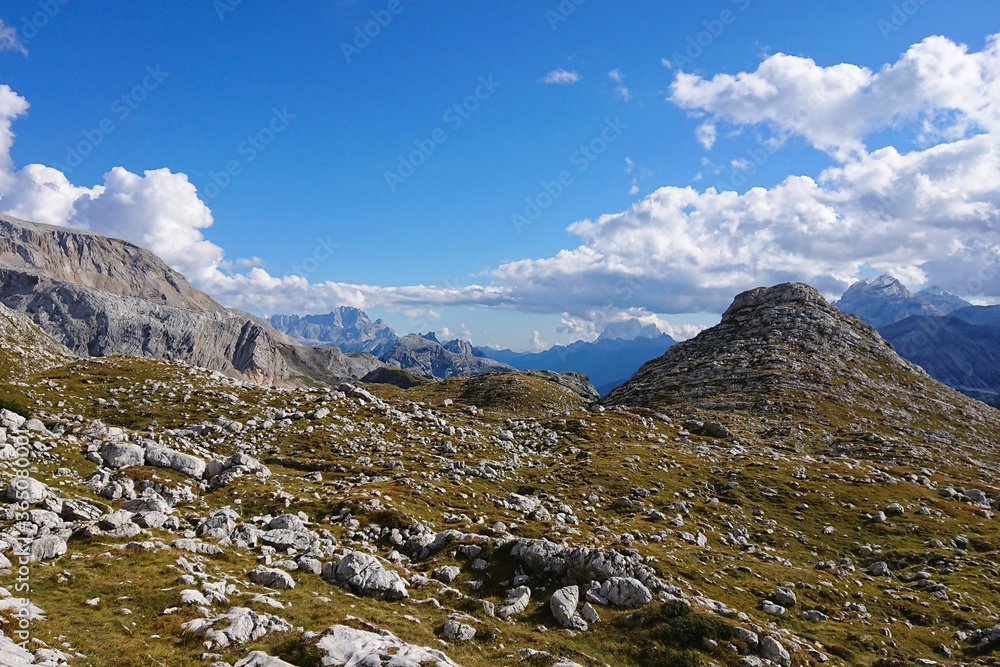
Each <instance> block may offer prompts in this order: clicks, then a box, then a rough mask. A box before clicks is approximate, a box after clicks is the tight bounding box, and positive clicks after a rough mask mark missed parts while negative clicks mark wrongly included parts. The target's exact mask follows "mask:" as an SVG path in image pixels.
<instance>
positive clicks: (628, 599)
mask: <svg viewBox="0 0 1000 667" xmlns="http://www.w3.org/2000/svg"><path fill="white" fill-rule="evenodd" d="M600 594H601V597H603V598H604V599H606V600H607V601H608V602H609V603H611V604H613V605H615V606H616V607H624V608H625V609H638V608H639V607H643V606H645V605H647V604H649V603H650V602H652V600H653V594H652V593H651V592H650V590H649V588H647V587H646V585H645V584H643V583H642V582H641V581H639V580H638V579H634V578H632V577H610V578H609V579H608V580H607V581H605V582H604V583H603V584H601V593H600Z"/></svg>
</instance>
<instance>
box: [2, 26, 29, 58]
mask: <svg viewBox="0 0 1000 667" xmlns="http://www.w3.org/2000/svg"><path fill="white" fill-rule="evenodd" d="M2 51H14V52H15V53H20V54H21V55H22V56H27V55H28V49H26V48H25V47H24V44H22V43H21V39H20V37H18V34H17V28H15V27H14V26H11V25H7V23H6V22H5V21H4V20H3V19H0V52H2Z"/></svg>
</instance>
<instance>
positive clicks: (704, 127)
mask: <svg viewBox="0 0 1000 667" xmlns="http://www.w3.org/2000/svg"><path fill="white" fill-rule="evenodd" d="M694 137H695V139H697V140H698V143H699V144H701V145H702V146H704V147H705V150H706V151H707V150H711V148H712V146H714V145H715V123H712V122H710V121H705V122H704V123H702V124H701V125H699V126H698V127H697V128H695V131H694Z"/></svg>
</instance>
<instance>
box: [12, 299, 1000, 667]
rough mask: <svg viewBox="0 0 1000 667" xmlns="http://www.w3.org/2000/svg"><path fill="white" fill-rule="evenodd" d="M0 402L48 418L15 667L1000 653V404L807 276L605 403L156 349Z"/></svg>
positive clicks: (42, 381)
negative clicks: (849, 311)
mask: <svg viewBox="0 0 1000 667" xmlns="http://www.w3.org/2000/svg"><path fill="white" fill-rule="evenodd" d="M37 335H38V334H37V332H36V336H37ZM0 336H2V330H0ZM0 340H2V338H0ZM16 342H17V341H7V343H8V344H16ZM826 367H830V368H832V370H827V371H826V372H823V369H824V368H826ZM656 375H663V376H664V379H663V381H657V378H656ZM896 392H909V393H904V394H902V395H901V396H900V397H896V395H895V394H896ZM0 396H3V397H6V398H10V399H13V400H17V401H18V402H19V403H21V404H22V405H25V406H30V407H31V408H32V409H33V411H34V417H35V419H33V420H25V419H24V418H23V417H19V416H18V415H15V414H12V413H7V412H0V490H2V491H0V495H2V496H5V497H6V500H7V502H5V503H4V502H2V501H0V573H6V576H8V577H9V579H8V580H9V581H11V582H14V581H16V576H18V575H16V574H15V568H18V569H17V571H18V572H21V571H22V570H20V569H19V568H22V567H23V568H26V571H27V572H28V574H29V576H27V582H28V586H27V588H26V589H24V588H23V589H22V590H19V591H17V593H16V595H17V596H18V597H14V595H15V593H13V591H12V590H11V589H6V588H5V589H0V619H2V621H4V622H3V623H2V627H3V628H4V632H5V633H7V634H8V635H10V636H13V632H14V631H16V630H17V629H18V628H21V627H24V626H22V625H20V619H19V616H20V618H27V619H29V620H27V621H26V623H27V625H28V627H29V628H30V638H31V641H30V642H27V643H26V645H25V647H24V648H20V647H18V646H17V645H15V644H14V643H13V642H12V641H11V640H10V639H8V638H7V637H0V664H9V665H15V666H17V667H20V666H21V665H45V666H59V667H62V666H64V665H70V666H72V667H76V666H81V667H82V666H83V665H109V666H115V667H118V666H125V665H136V664H144V665H157V664H166V665H170V666H171V667H189V666H194V665H206V664H208V665H213V667H224V666H229V667H233V666H238V667H288V666H292V667H315V666H316V665H327V666H329V665H353V666H358V667H360V666H361V665H386V664H392V665H400V666H402V665H426V664H431V665H439V666H441V665H444V666H452V667H453V666H455V665H464V666H465V667H480V666H482V667H486V666H487V665H490V666H492V665H536V666H541V667H557V666H558V667H604V666H605V665H607V666H610V667H635V666H636V665H651V666H653V667H661V666H668V665H669V666H673V665H706V666H707V665H726V666H727V667H737V666H743V665H764V664H771V665H780V666H781V667H792V665H796V666H797V665H819V664H827V665H838V666H840V665H862V666H865V667H868V666H873V667H874V666H876V665H877V666H878V667H896V666H897V665H900V666H901V665H910V664H918V665H923V666H926V667H934V666H936V665H942V664H946V665H956V664H982V665H987V664H995V662H996V659H997V655H998V653H1000V625H998V621H1000V589H998V587H997V585H996V571H997V570H998V569H1000V542H998V539H997V529H996V525H995V523H996V521H997V520H998V519H997V518H995V516H994V512H995V511H996V510H997V507H998V506H1000V486H998V485H997V474H998V472H1000V455H998V452H997V448H996V443H997V442H1000V426H998V420H997V419H996V415H997V414H998V413H997V412H996V411H993V410H992V409H990V408H987V407H986V406H982V405H981V404H978V403H976V402H974V401H971V400H970V399H967V398H965V397H962V396H961V395H959V394H957V393H955V392H953V391H951V390H948V389H947V388H945V387H942V386H941V385H939V384H937V383H935V382H934V381H933V380H931V379H930V378H928V377H927V376H926V374H924V373H923V372H922V371H920V370H919V369H917V368H915V367H914V366H912V365H911V364H909V363H907V362H905V361H903V360H901V359H899V358H898V357H897V356H895V355H894V353H893V352H892V350H891V348H890V347H889V346H888V345H887V344H886V343H885V342H883V341H881V340H880V339H878V337H877V335H876V334H875V332H874V330H873V329H871V328H870V327H868V326H867V325H864V324H863V323H861V322H860V321H859V320H857V318H854V317H852V316H845V315H842V314H841V313H839V312H837V311H836V310H835V309H833V308H831V307H830V306H829V305H828V304H826V303H825V302H824V301H823V300H822V299H821V298H820V297H819V295H818V294H816V293H815V291H814V290H812V289H811V288H808V287H806V286H804V285H782V286H777V287H774V288H770V289H760V290H754V291H751V292H748V293H746V294H743V295H740V296H739V297H737V299H736V301H735V302H734V304H733V306H732V307H731V308H730V309H729V311H727V313H726V316H725V317H724V318H723V322H722V323H721V324H720V325H719V326H718V327H715V328H713V329H712V330H709V331H706V332H704V333H703V334H701V335H700V336H699V337H697V338H696V339H694V340H692V341H687V342H684V343H680V344H678V345H676V346H674V347H673V348H671V350H670V351H668V352H667V354H666V355H664V357H662V358H660V359H658V360H654V361H653V362H650V364H647V366H646V367H644V368H643V369H642V370H641V371H640V373H639V374H638V375H637V376H636V378H635V379H634V380H632V381H631V382H629V383H627V384H626V385H625V386H623V387H622V388H621V389H620V390H619V391H618V392H615V393H613V394H612V396H611V397H609V399H606V400H608V403H609V405H610V403H611V402H610V399H613V398H618V399H621V403H616V404H614V405H613V406H612V407H610V408H604V407H602V406H599V405H592V404H590V403H589V402H588V401H586V400H584V399H583V398H581V397H580V396H579V395H577V394H576V393H574V392H573V391H570V390H569V389H568V388H566V387H563V386H560V385H559V384H557V383H556V382H554V381H550V380H549V379H545V378H542V377H534V376H529V375H525V374H520V373H493V374H485V375H479V376H476V377H469V378H466V377H460V378H450V379H448V380H445V381H441V382H433V383H427V384H422V385H419V386H414V387H411V388H409V389H401V388H398V387H394V386H389V385H372V386H370V387H369V388H368V389H365V388H363V387H360V386H356V385H351V384H343V385H340V386H339V387H337V388H336V389H326V388H322V389H283V388H275V387H266V386H261V385H255V384H251V383H248V382H245V381H242V380H238V379H233V378H228V377H225V376H223V375H222V374H220V373H209V372H206V371H203V370H200V369H197V368H194V367H190V366H186V365H178V364H174V363H170V362H166V361H156V360H149V359H144V358H137V357H113V358H106V359H82V360H76V361H72V362H70V363H69V364H67V365H64V366H59V367H55V368H51V369H49V370H45V371H41V372H37V373H34V374H32V375H28V376H24V377H20V378H18V379H17V380H16V381H14V382H8V383H0ZM878 396H881V399H882V400H880V401H878V402H875V398H876V397H878ZM871 403H874V404H871ZM903 403H905V405H902V404H903ZM644 406H649V407H644ZM19 457H23V458H24V459H27V463H28V465H27V466H25V465H24V461H23V460H21V461H19ZM25 472H28V473H30V478H28V479H25V478H24V477H23V475H24V473H25ZM29 480H30V481H29ZM12 585H13V584H12Z"/></svg>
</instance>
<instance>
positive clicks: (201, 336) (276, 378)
mask: <svg viewBox="0 0 1000 667" xmlns="http://www.w3.org/2000/svg"><path fill="white" fill-rule="evenodd" d="M0 302H2V303H3V304H5V305H6V306H7V307H8V308H11V309H13V310H15V311H18V312H21V313H24V314H25V315H27V316H28V317H29V318H30V319H31V320H32V321H33V322H34V323H35V324H37V325H38V326H39V327H40V328H41V329H42V330H43V331H44V332H45V333H47V334H48V335H49V336H51V337H52V338H53V339H55V340H56V341H58V342H60V343H62V344H63V345H65V346H66V347H67V348H69V350H71V351H72V352H73V353H75V354H77V355H79V356H82V357H103V356H109V355H115V354H128V355H136V356H143V357H149V358H154V359H169V360H171V361H183V362H186V363H190V364H194V365H196V366H201V367H203V368H208V369H212V370H218V371H221V372H223V373H225V374H227V375H230V376H232V377H237V378H242V379H245V380H248V381H250V382H254V383H258V384H267V385H272V384H277V385H287V384H296V383H298V382H301V381H303V380H304V379H305V380H309V381H318V382H325V383H334V382H341V381H344V380H350V379H356V378H359V377H361V376H363V375H365V374H366V373H368V372H370V371H371V370H373V369H374V368H376V367H378V366H379V365H380V364H379V362H378V360H376V359H375V358H374V357H372V356H371V355H368V354H359V355H344V354H341V353H340V351H339V350H333V351H313V350H311V349H310V348H306V347H303V346H301V345H299V344H298V343H296V342H295V341H294V340H292V339H291V338H289V337H288V336H285V335H284V334H281V333H279V332H277V331H275V330H274V328H273V327H271V325H270V324H269V323H268V322H267V321H265V320H263V319H260V318H258V317H255V316H253V315H251V314H249V313H245V312H242V311H238V310H232V309H227V308H223V307H222V306H220V305H219V304H218V303H216V302H215V301H214V300H212V298H211V297H209V296H208V295H207V294H205V293H204V292H201V291H199V290H198V289H196V288H195V287H194V286H193V285H191V284H190V283H189V282H187V280H186V279H185V278H184V276H182V275H181V274H179V273H177V272H176V271H174V270H172V269H170V268H169V267H168V266H167V265H166V264H164V263H163V261H162V260H160V258H159V257H157V256H156V255H154V254H153V253H151V252H149V251H147V250H144V249H143V248H140V247H139V246H136V245H134V244H131V243H127V242H125V241H119V240H115V239H108V238H105V237H103V236H100V235H98V234H94V233H91V232H82V231H77V230H72V229H63V228H59V227H50V226H48V225H37V224H34V223H30V222H24V221H20V220H16V219H14V218H9V217H3V218H0Z"/></svg>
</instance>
